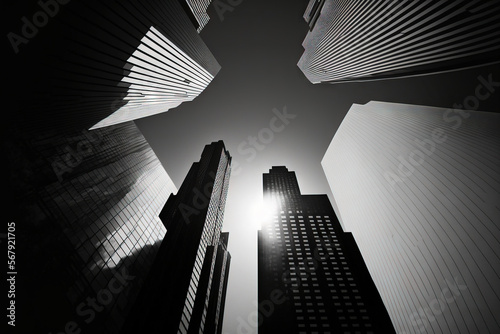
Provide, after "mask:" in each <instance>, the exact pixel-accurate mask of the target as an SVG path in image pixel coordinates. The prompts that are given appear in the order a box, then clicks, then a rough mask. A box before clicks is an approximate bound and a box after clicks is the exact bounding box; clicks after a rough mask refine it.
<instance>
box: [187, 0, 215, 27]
mask: <svg viewBox="0 0 500 334" xmlns="http://www.w3.org/2000/svg"><path fill="white" fill-rule="evenodd" d="M180 1H181V2H183V4H186V5H187V6H188V8H189V10H190V11H191V13H192V14H193V16H194V18H195V20H194V22H193V23H194V25H195V28H196V30H197V31H198V32H200V31H201V30H202V29H203V28H204V27H205V25H206V24H207V23H208V21H210V16H209V15H208V14H207V9H208V6H210V4H211V3H212V0H180Z"/></svg>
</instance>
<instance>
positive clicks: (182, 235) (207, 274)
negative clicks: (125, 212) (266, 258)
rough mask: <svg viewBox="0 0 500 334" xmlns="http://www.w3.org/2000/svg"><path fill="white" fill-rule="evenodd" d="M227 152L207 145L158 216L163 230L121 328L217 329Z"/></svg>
mask: <svg viewBox="0 0 500 334" xmlns="http://www.w3.org/2000/svg"><path fill="white" fill-rule="evenodd" d="M230 164H231V157H230V155H229V152H227V151H226V149H225V147H224V143H223V142H222V141H219V142H214V143H212V144H210V145H207V146H206V147H205V149H204V151H203V153H202V156H201V159H200V161H199V162H196V163H194V164H193V166H192V167H191V169H190V170H189V173H188V175H187V176H186V178H185V179H184V182H183V184H182V186H181V187H180V189H179V191H178V193H177V195H172V196H171V197H170V198H169V199H168V201H167V204H166V205H165V207H164V208H163V210H162V212H161V214H160V218H161V220H162V221H163V223H164V224H165V226H166V228H167V234H166V236H165V238H164V240H163V242H162V244H161V246H160V249H159V251H158V254H157V256H156V259H155V262H154V264H153V267H152V269H151V272H150V274H149V277H148V280H147V281H146V284H145V285H144V288H143V290H142V291H141V294H140V297H139V298H138V300H137V302H136V304H135V306H134V309H133V310H132V312H131V313H130V317H129V321H128V322H127V324H126V325H125V326H124V331H123V333H127V334H128V333H130V334H132V333H217V332H219V333H220V330H221V328H222V316H223V311H224V300H225V291H226V286H227V278H228V270H229V262H230V256H229V253H228V252H227V241H228V234H227V233H222V234H221V228H222V222H223V217H224V206H225V201H226V197H227V191H228V186H229V176H230V169H231V167H230Z"/></svg>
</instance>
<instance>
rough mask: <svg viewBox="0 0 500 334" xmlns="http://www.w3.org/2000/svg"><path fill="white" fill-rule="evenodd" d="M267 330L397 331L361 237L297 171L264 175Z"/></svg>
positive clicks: (262, 306) (262, 312)
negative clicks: (347, 229) (304, 187)
mask: <svg viewBox="0 0 500 334" xmlns="http://www.w3.org/2000/svg"><path fill="white" fill-rule="evenodd" d="M263 179H264V200H265V203H266V204H269V203H271V205H270V206H271V207H272V210H271V215H270V217H269V221H268V222H266V223H265V224H263V228H262V229H261V230H260V231H258V252H259V253H258V298H259V307H258V309H259V325H260V326H259V333H260V334H265V333H284V332H286V333H296V334H302V333H311V332H319V333H325V334H326V333H338V332H340V333H347V332H360V333H395V331H394V328H393V326H392V323H391V320H390V318H389V315H388V313H387V311H386V309H385V306H384V304H383V302H382V299H381V298H380V295H379V294H378V291H377V289H376V287H375V284H374V283H373V280H372V279H371V277H370V274H369V273H368V270H367V268H366V266H365V264H364V261H363V258H362V257H361V254H360V253H359V250H358V248H357V246H356V243H355V241H354V238H353V237H352V235H350V234H349V233H344V232H343V230H342V228H341V226H340V224H339V222H338V220H337V218H336V216H335V212H334V210H333V208H332V206H331V204H330V201H329V200H328V197H327V196H326V195H301V193H300V189H299V186H298V183H297V178H296V176H295V173H294V172H289V171H288V169H287V168H286V167H283V166H280V167H276V166H275V167H273V168H272V169H271V170H270V171H269V173H267V174H264V175H263Z"/></svg>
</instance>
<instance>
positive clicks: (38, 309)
mask: <svg viewBox="0 0 500 334" xmlns="http://www.w3.org/2000/svg"><path fill="white" fill-rule="evenodd" d="M10 136H11V137H10V142H9V143H4V144H5V147H6V151H5V154H6V156H5V158H6V165H7V166H8V167H9V168H10V169H11V170H10V178H9V179H8V180H9V182H10V183H11V187H10V190H9V194H10V197H12V199H13V201H14V203H13V204H12V206H11V207H9V208H8V212H9V214H11V216H10V219H11V220H12V221H14V222H15V223H16V234H17V236H16V237H17V244H16V261H17V263H18V273H19V275H18V276H17V281H16V287H17V290H16V303H17V304H16V305H17V309H16V316H17V322H16V328H17V329H19V331H20V332H22V333H60V332H69V331H72V332H75V333H76V332H80V331H81V332H82V333H106V334H111V333H118V331H119V329H120V327H121V326H122V324H123V322H124V319H125V316H126V314H127V313H128V312H129V310H130V308H131V306H132V302H133V301H134V299H135V298H136V296H137V294H138V292H139V290H140V287H141V286H142V284H143V283H144V280H145V278H146V275H147V273H148V271H149V268H150V266H151V264H152V262H153V260H154V257H155V254H156V252H157V251H158V248H159V243H160V242H161V240H162V239H163V237H164V235H165V232H166V229H165V226H164V225H163V224H162V222H161V221H160V219H159V217H158V216H159V214H160V211H161V209H162V208H163V206H164V204H165V203H166V202H167V199H168V197H169V195H170V194H171V193H172V192H175V191H176V188H175V186H174V184H173V182H172V181H171V179H170V177H169V176H168V174H167V173H166V171H165V170H164V169H163V167H162V165H161V163H160V162H159V160H158V158H157V157H156V155H155V154H154V152H153V151H152V149H151V147H150V146H149V145H148V143H147V142H146V140H145V138H144V137H143V136H142V134H141V132H140V131H139V129H138V128H137V127H136V126H135V124H134V123H133V122H127V123H123V124H120V125H116V126H111V127H108V128H103V129H98V130H94V131H91V132H88V131H83V132H65V133H62V132H59V131H53V132H51V133H48V132H47V133H45V134H44V135H43V136H40V137H37V138H28V139H26V138H23V137H22V134H21V135H19V134H17V133H16V132H14V131H13V132H12V133H10ZM8 189H9V188H8ZM15 207H17V210H15ZM68 328H69V329H68Z"/></svg>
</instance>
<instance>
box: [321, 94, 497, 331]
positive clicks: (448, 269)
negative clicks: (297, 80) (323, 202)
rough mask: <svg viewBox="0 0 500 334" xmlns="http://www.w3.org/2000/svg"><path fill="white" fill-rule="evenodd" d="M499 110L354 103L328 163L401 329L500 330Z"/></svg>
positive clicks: (341, 211)
mask: <svg viewBox="0 0 500 334" xmlns="http://www.w3.org/2000/svg"><path fill="white" fill-rule="evenodd" d="M499 128H500V115H499V114H496V113H485V112H473V111H460V110H459V111H453V110H451V109H443V108H433V107H425V106H413V105H403V104H393V103H382V102H370V103H368V104H366V105H356V104H355V105H353V106H352V107H351V109H350V111H349V112H348V114H347V116H346V117H345V119H344V120H343V122H342V124H341V126H340V128H339V129H338V131H337V133H336V134H335V136H334V138H333V140H332V142H331V144H330V146H329V148H328V150H327V152H326V154H325V156H324V158H323V160H322V166H323V168H324V171H325V174H326V176H327V179H328V182H329V184H330V186H331V189H332V193H333V196H334V198H335V203H336V205H335V206H336V208H335V209H336V211H337V215H338V216H339V218H340V220H341V222H342V223H343V225H344V228H345V230H346V231H350V232H352V233H353V235H354V237H355V239H356V242H357V243H358V245H359V248H360V250H361V253H362V255H363V258H364V259H365V261H366V264H367V266H368V268H369V270H370V273H371V275H372V277H373V279H374V281H375V283H376V285H377V288H378V290H379V292H380V294H381V296H382V299H383V300H384V303H385V305H386V306H387V308H388V311H389V314H390V316H391V319H392V321H393V323H394V325H395V327H396V331H397V333H499V332H500V321H499V320H498V317H497V316H495V314H497V312H498V310H499V309H500V296H499V295H500V294H499V290H498V287H499V286H500V278H499V277H500V227H499V222H500V208H499V203H500V194H499V189H500V172H499V166H500V152H499V147H500V134H499V131H498V129H499Z"/></svg>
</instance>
